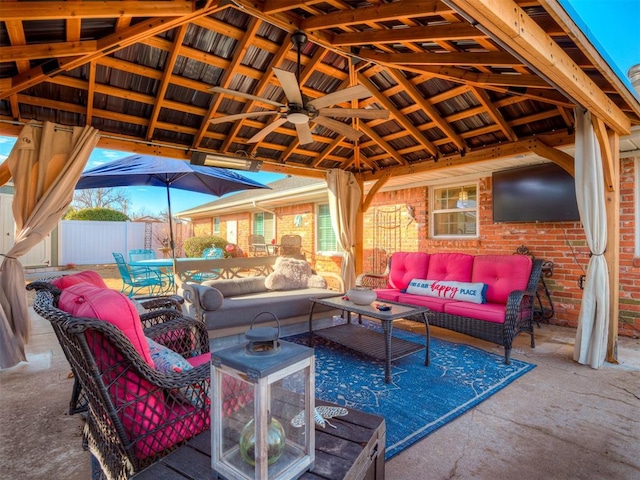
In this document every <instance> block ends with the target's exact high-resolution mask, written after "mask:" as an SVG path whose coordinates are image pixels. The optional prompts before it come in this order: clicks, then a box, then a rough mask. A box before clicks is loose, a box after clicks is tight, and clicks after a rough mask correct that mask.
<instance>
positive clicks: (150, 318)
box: [27, 271, 184, 415]
mask: <svg viewBox="0 0 640 480" xmlns="http://www.w3.org/2000/svg"><path fill="white" fill-rule="evenodd" d="M91 273H92V274H94V275H97V274H96V273H95V272H92V271H85V272H81V273H80V274H71V275H64V276H54V277H48V278H43V279H40V280H36V281H34V282H31V283H30V284H29V285H27V290H34V291H36V292H42V291H46V292H52V291H57V289H60V290H63V289H64V288H65V287H66V286H69V285H71V284H75V279H76V277H82V278H81V280H88V281H89V282H92V278H91V277H90V276H88V275H85V274H91ZM66 279H72V281H73V283H72V282H71V281H69V282H67V283H65V282H64V280H66ZM78 279H80V278H78ZM93 282H94V283H95V280H93ZM96 285H97V286H101V287H103V288H107V287H106V285H104V284H96ZM132 301H134V305H135V306H136V309H137V311H138V313H139V315H140V323H141V324H142V328H143V329H144V330H146V329H147V328H149V327H152V326H154V325H157V324H160V323H165V322H168V321H170V320H173V319H174V318H179V317H182V305H183V304H184V298H182V297H181V296H180V295H165V296H158V297H136V298H133V299H132ZM54 331H55V329H54ZM55 332H56V334H57V333H58V332H57V331H55ZM65 355H66V352H65ZM71 375H72V376H73V379H74V382H73V389H72V391H71V400H70V401H69V415H75V414H77V413H82V412H86V411H87V396H86V395H85V393H84V391H83V390H82V388H81V386H80V383H79V381H78V375H76V373H75V372H74V371H73V368H72V373H71Z"/></svg>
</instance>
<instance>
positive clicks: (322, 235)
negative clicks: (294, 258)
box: [316, 204, 338, 252]
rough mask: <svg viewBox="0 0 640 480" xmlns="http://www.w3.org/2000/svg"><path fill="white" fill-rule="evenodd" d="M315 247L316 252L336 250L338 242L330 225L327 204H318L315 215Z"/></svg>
mask: <svg viewBox="0 0 640 480" xmlns="http://www.w3.org/2000/svg"><path fill="white" fill-rule="evenodd" d="M316 249H317V251H318V252H337V251H338V242H337V241H336V234H335V233H334V231H333V227H332V226H331V213H330V212H329V204H323V205H318V209H317V215H316Z"/></svg>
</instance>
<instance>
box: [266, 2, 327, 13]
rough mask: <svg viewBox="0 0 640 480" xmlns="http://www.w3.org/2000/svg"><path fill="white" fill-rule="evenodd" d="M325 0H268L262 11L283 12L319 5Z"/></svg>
mask: <svg viewBox="0 0 640 480" xmlns="http://www.w3.org/2000/svg"><path fill="white" fill-rule="evenodd" d="M323 2H324V0H305V1H303V2H301V1H299V0H298V1H292V0H266V1H265V2H264V6H263V7H262V11H263V12H264V13H266V14H269V15H270V14H273V13H282V12H285V11H287V10H292V9H294V8H303V7H306V6H313V5H317V4H318V3H323Z"/></svg>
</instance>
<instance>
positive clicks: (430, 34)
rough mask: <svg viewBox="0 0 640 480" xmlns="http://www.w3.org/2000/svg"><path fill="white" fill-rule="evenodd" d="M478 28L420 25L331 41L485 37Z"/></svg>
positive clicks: (357, 42)
mask: <svg viewBox="0 0 640 480" xmlns="http://www.w3.org/2000/svg"><path fill="white" fill-rule="evenodd" d="M484 36H486V35H484V34H483V33H482V32H480V31H479V30H478V29H477V28H474V27H472V26H471V25H469V24H466V23H456V24H453V25H438V26H433V27H432V26H419V27H410V28H398V29H387V30H366V31H363V32H354V33H341V34H338V35H335V36H334V37H333V40H332V41H331V44H332V45H335V46H352V45H367V44H373V43H376V44H386V43H402V42H437V41H439V40H470V39H476V38H479V37H484Z"/></svg>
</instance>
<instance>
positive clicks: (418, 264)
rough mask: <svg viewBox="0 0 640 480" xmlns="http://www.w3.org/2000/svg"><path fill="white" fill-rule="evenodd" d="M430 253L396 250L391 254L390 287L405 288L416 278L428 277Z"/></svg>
mask: <svg viewBox="0 0 640 480" xmlns="http://www.w3.org/2000/svg"><path fill="white" fill-rule="evenodd" d="M428 266H429V254H428V253H426V252H395V253H394V254H393V255H392V256H391V272H390V273H389V287H391V288H397V289H399V290H403V289H405V288H407V285H409V282H410V281H411V280H413V279H414V278H427V277H426V274H427V268H428Z"/></svg>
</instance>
